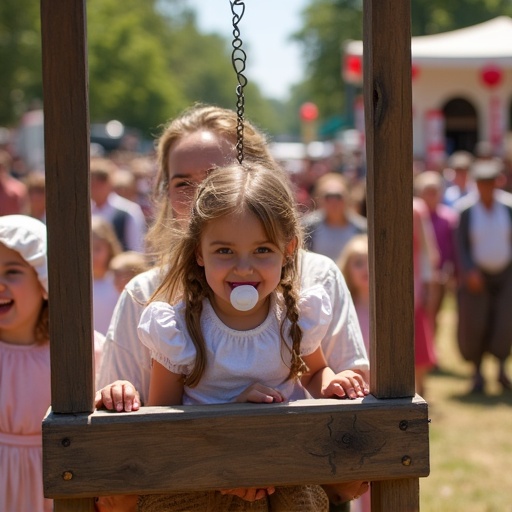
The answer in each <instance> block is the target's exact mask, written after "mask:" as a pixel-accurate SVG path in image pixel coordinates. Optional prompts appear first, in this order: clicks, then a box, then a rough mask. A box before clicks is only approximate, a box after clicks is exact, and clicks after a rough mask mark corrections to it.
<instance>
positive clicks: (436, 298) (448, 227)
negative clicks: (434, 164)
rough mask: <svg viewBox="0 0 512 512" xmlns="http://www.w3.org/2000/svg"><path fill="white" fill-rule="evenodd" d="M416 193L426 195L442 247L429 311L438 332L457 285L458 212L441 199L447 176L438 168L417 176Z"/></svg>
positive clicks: (433, 281) (428, 306)
mask: <svg viewBox="0 0 512 512" xmlns="http://www.w3.org/2000/svg"><path fill="white" fill-rule="evenodd" d="M414 189H415V194H416V195H417V196H418V197H419V198H421V199H423V201H424V203H425V206H426V207H427V210H428V215H429V217H430V222H431V224H432V228H433V230H434V235H435V239H436V243H437V249H438V251H439V258H438V262H437V265H436V268H435V269H434V273H433V279H432V283H431V292H432V293H431V294H430V296H429V297H428V303H427V304H426V308H427V313H428V316H429V318H430V321H431V323H432V330H433V333H435V332H436V327H437V316H438V314H439V311H440V310H441V306H442V303H443V299H444V297H445V294H446V292H447V291H448V290H449V289H452V290H453V288H454V278H455V271H456V263H457V261H456V252H455V229H456V227H457V224H458V215H457V213H456V212H455V210H454V209H453V208H450V207H449V206H446V205H444V204H442V203H441V198H442V196H443V178H442V176H441V175H440V174H439V173H438V172H436V171H424V172H422V173H420V174H418V175H417V176H416V177H415V179H414Z"/></svg>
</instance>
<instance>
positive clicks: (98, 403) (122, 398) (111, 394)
mask: <svg viewBox="0 0 512 512" xmlns="http://www.w3.org/2000/svg"><path fill="white" fill-rule="evenodd" d="M94 407H96V408H97V409H99V408H101V407H104V408H105V409H108V410H109V411H117V412H122V411H126V412H130V411H137V410H138V409H139V408H140V397H139V393H138V391H137V390H136V389H135V388H134V387H133V386H132V384H131V382H128V381H127V380H116V381H115V382H113V383H112V384H109V385H108V386H105V387H104V388H102V389H100V390H99V391H96V396H95V397H94Z"/></svg>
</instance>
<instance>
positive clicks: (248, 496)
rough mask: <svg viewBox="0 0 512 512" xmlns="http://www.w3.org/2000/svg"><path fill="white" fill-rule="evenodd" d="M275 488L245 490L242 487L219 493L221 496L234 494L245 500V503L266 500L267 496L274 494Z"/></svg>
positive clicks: (223, 490)
mask: <svg viewBox="0 0 512 512" xmlns="http://www.w3.org/2000/svg"><path fill="white" fill-rule="evenodd" d="M275 490H276V489H275V487H263V488H257V487H250V488H248V489H245V488H243V487H240V488H237V489H222V490H221V491H220V493H221V494H234V495H235V496H238V497H239V498H241V499H243V500H245V501H256V500H261V499H263V498H266V497H267V496H270V495H271V494H274V492H275Z"/></svg>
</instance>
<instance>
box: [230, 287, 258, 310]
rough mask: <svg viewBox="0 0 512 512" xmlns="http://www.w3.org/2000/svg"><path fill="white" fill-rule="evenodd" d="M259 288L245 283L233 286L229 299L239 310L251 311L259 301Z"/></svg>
mask: <svg viewBox="0 0 512 512" xmlns="http://www.w3.org/2000/svg"><path fill="white" fill-rule="evenodd" d="M258 299H259V295H258V290H256V288H254V286H251V285H249V284H243V285H241V286H237V287H236V288H233V290H232V292H231V295H230V296H229V300H230V301H231V305H232V306H233V307H234V308H235V309H238V311H249V310H250V309H252V308H253V307H254V306H256V303H257V302H258Z"/></svg>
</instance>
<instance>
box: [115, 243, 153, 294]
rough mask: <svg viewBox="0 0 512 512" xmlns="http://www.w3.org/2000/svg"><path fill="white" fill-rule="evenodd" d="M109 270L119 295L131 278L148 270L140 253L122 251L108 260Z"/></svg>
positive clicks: (144, 258)
mask: <svg viewBox="0 0 512 512" xmlns="http://www.w3.org/2000/svg"><path fill="white" fill-rule="evenodd" d="M109 269H110V271H111V272H112V274H113V276H114V286H115V287H116V290H117V291H118V292H119V294H121V293H122V292H123V290H124V287H125V286H126V285H127V284H128V283H129V282H130V281H131V279H132V278H134V277H135V276H136V275H138V274H142V272H145V271H146V270H147V269H148V262H147V259H146V256H145V255H144V254H143V253H141V252H136V251H124V252H121V253H119V254H118V255H117V256H114V257H113V258H112V259H111V260H110V264H109Z"/></svg>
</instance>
